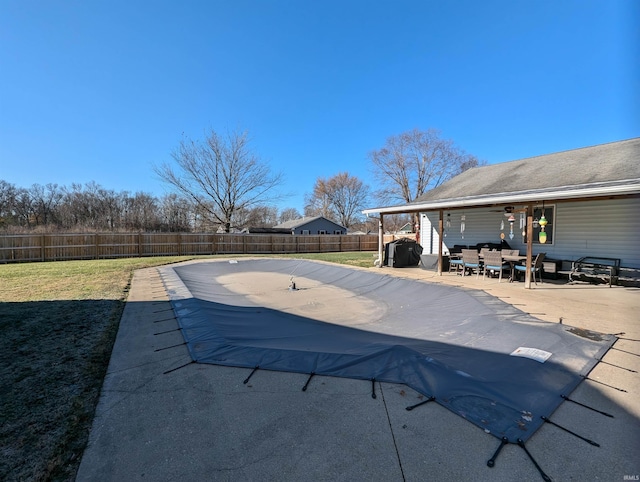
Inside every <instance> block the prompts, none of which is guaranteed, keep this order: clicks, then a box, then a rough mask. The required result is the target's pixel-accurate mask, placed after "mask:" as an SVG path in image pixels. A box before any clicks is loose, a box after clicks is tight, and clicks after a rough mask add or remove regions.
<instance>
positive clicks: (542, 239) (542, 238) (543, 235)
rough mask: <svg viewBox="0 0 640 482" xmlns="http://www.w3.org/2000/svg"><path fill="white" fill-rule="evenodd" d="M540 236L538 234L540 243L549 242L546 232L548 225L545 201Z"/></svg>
mask: <svg viewBox="0 0 640 482" xmlns="http://www.w3.org/2000/svg"><path fill="white" fill-rule="evenodd" d="M538 222H539V224H540V234H538V241H540V244H544V243H546V242H547V233H545V231H544V227H545V226H546V225H547V224H548V221H547V218H545V217H544V201H542V216H540V221H538Z"/></svg>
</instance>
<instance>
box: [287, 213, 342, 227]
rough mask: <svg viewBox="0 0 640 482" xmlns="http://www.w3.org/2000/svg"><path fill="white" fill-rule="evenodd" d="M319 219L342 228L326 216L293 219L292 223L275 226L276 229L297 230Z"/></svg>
mask: <svg viewBox="0 0 640 482" xmlns="http://www.w3.org/2000/svg"><path fill="white" fill-rule="evenodd" d="M317 219H326V220H327V221H329V222H330V223H333V224H335V225H336V226H340V225H339V224H338V223H336V222H334V221H331V220H330V219H327V218H325V217H324V216H314V217H304V218H298V219H292V220H290V221H285V222H284V223H280V224H277V225H275V226H274V228H284V229H295V228H298V227H300V226H304V225H305V224H308V223H310V222H312V221H315V220H317ZM340 227H342V226H340Z"/></svg>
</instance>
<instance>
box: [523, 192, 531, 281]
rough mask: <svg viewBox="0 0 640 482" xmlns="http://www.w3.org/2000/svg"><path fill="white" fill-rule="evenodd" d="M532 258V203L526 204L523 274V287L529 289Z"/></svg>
mask: <svg viewBox="0 0 640 482" xmlns="http://www.w3.org/2000/svg"><path fill="white" fill-rule="evenodd" d="M532 258H533V204H531V203H529V204H528V205H527V262H526V271H525V273H524V274H525V276H524V287H525V289H531V266H532V262H531V259H532Z"/></svg>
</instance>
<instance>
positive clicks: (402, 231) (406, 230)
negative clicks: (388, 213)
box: [396, 223, 413, 234]
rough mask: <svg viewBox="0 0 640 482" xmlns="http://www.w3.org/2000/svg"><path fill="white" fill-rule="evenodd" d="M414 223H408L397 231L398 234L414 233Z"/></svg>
mask: <svg viewBox="0 0 640 482" xmlns="http://www.w3.org/2000/svg"><path fill="white" fill-rule="evenodd" d="M412 233H413V223H407V224H405V225H404V226H402V227H401V228H400V229H398V230H397V231H396V234H412Z"/></svg>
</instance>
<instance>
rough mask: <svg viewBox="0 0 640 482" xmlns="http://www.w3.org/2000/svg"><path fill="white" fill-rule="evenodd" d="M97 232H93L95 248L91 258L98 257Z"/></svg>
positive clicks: (98, 241)
mask: <svg viewBox="0 0 640 482" xmlns="http://www.w3.org/2000/svg"><path fill="white" fill-rule="evenodd" d="M98 236H99V235H98V233H94V234H93V246H94V248H95V251H94V256H93V259H98V258H99V257H100V252H99V248H98V245H99V244H100V240H99V239H98Z"/></svg>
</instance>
